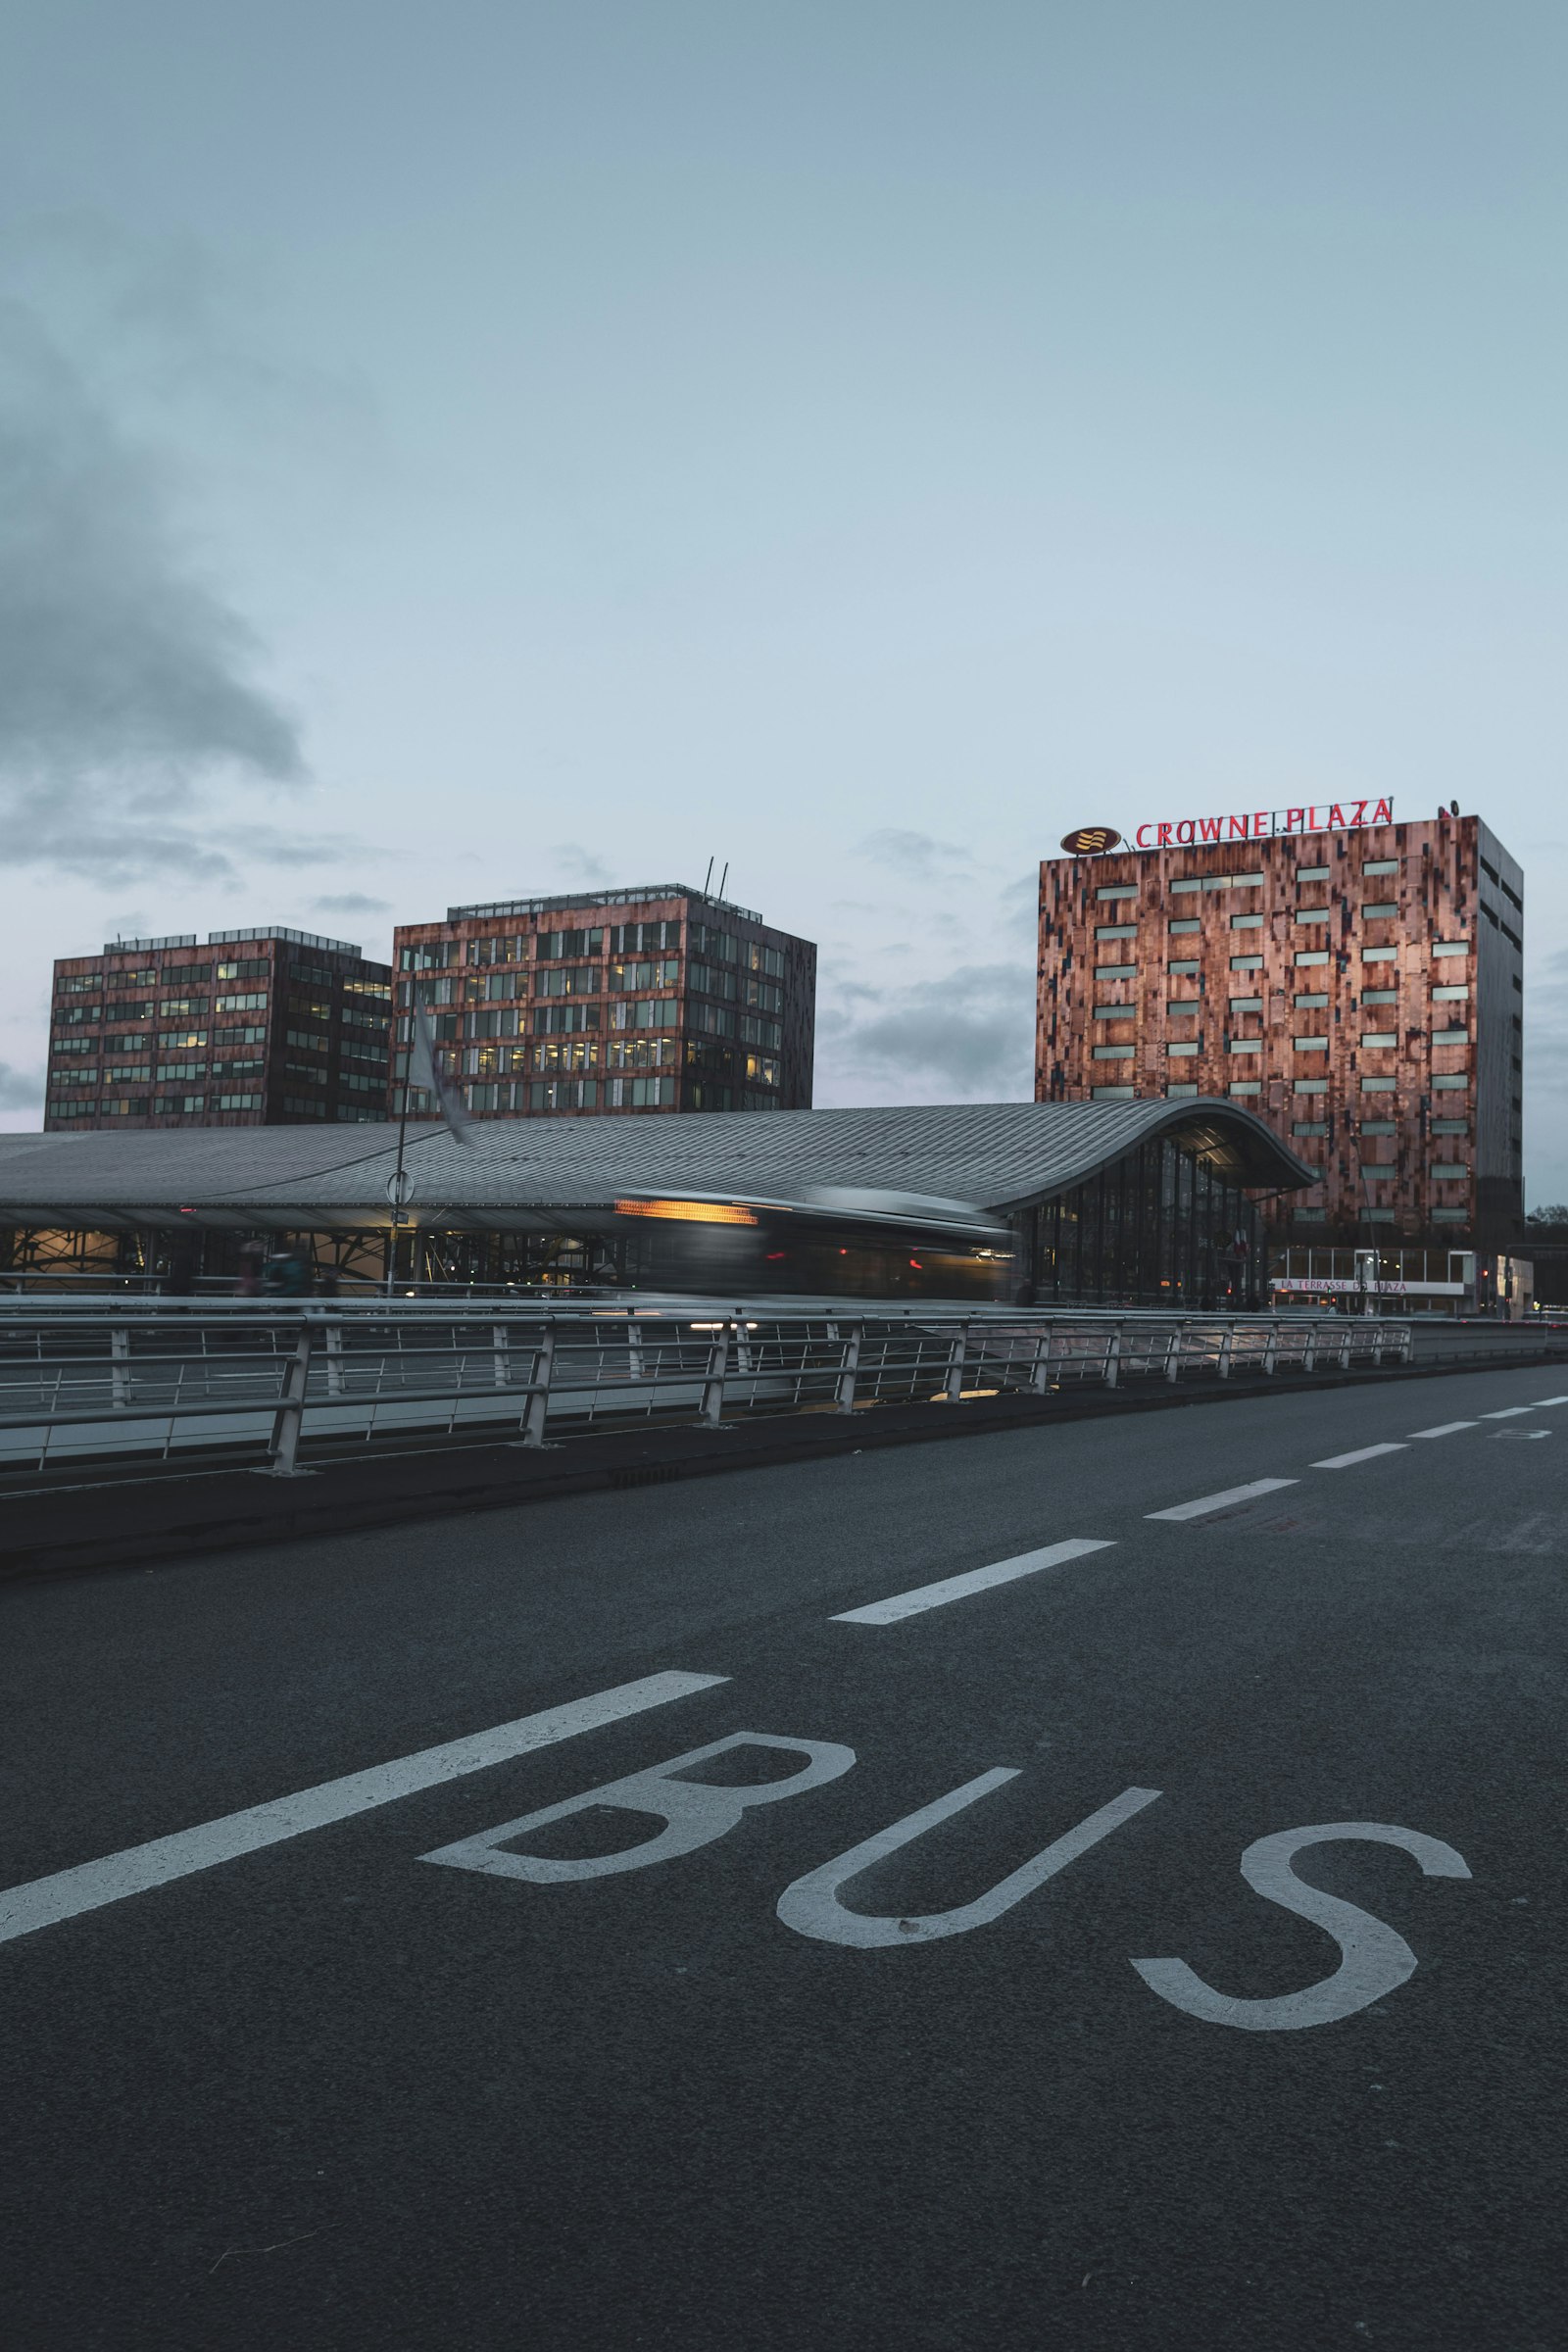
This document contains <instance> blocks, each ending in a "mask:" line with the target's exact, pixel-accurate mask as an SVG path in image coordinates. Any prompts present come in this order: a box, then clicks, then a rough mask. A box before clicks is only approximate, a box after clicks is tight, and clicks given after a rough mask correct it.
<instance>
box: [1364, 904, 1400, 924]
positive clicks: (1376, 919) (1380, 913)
mask: <svg viewBox="0 0 1568 2352" xmlns="http://www.w3.org/2000/svg"><path fill="white" fill-rule="evenodd" d="M1398 911H1399V907H1398V902H1397V900H1393V899H1387V900H1384V899H1380V900H1379V901H1378V902H1377V904H1376V905H1375V906H1366V907H1362V909H1361V913H1362V915H1363V917H1364V918H1365V920H1366V921H1367V922H1369V923H1382V922H1387V921H1389V920H1390V918H1391V917H1392V916H1394V915H1397V913H1398Z"/></svg>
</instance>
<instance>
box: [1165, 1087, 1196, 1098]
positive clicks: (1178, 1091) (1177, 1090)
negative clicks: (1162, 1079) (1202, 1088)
mask: <svg viewBox="0 0 1568 2352" xmlns="http://www.w3.org/2000/svg"><path fill="white" fill-rule="evenodd" d="M1197 1092H1198V1089H1197V1087H1196V1086H1188V1085H1185V1084H1184V1085H1181V1086H1167V1087H1166V1089H1165V1093H1166V1096H1167V1098H1168V1099H1170V1100H1172V1101H1174V1100H1175V1099H1176V1098H1177V1097H1178V1096H1181V1097H1186V1096H1188V1095H1196V1094H1197Z"/></svg>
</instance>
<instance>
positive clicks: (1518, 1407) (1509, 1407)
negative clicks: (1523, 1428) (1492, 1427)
mask: <svg viewBox="0 0 1568 2352" xmlns="http://www.w3.org/2000/svg"><path fill="white" fill-rule="evenodd" d="M1540 1410H1541V1407H1540V1405H1539V1404H1499V1405H1498V1407H1497V1409H1496V1411H1495V1413H1483V1414H1482V1416H1481V1418H1482V1420H1483V1421H1511V1420H1512V1419H1513V1417H1514V1415H1515V1413H1539V1412H1540Z"/></svg>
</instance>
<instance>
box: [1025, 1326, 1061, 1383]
mask: <svg viewBox="0 0 1568 2352" xmlns="http://www.w3.org/2000/svg"><path fill="white" fill-rule="evenodd" d="M1055 1337H1056V1334H1055V1327H1054V1325H1053V1324H1050V1323H1048V1324H1047V1325H1046V1329H1045V1336H1044V1337H1043V1338H1042V1339H1038V1340H1036V1342H1035V1361H1034V1369H1033V1371H1032V1372H1031V1373H1030V1375H1029V1386H1030V1388H1031V1389H1032V1390H1033V1391H1034V1393H1035V1395H1036V1396H1037V1397H1044V1396H1045V1395H1046V1393H1047V1391H1048V1390H1049V1389H1050V1387H1051V1350H1052V1347H1053V1344H1054V1340H1055Z"/></svg>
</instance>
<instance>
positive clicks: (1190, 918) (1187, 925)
mask: <svg viewBox="0 0 1568 2352" xmlns="http://www.w3.org/2000/svg"><path fill="white" fill-rule="evenodd" d="M1202 928H1203V924H1202V918H1201V916H1200V915H1196V914H1190V915H1189V914H1184V915H1183V916H1182V918H1181V920H1180V921H1179V922H1173V923H1172V924H1171V925H1170V929H1171V930H1172V931H1173V932H1176V931H1201V929H1202Z"/></svg>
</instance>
